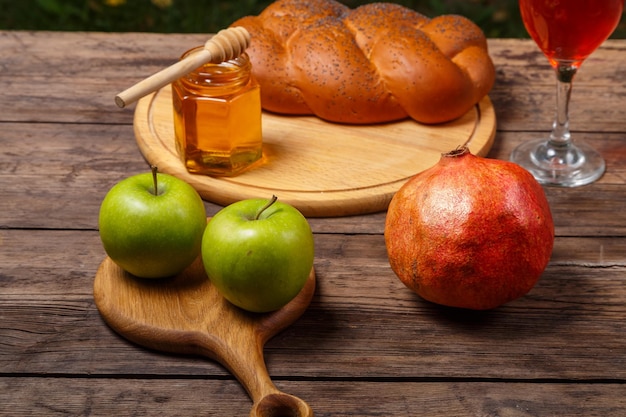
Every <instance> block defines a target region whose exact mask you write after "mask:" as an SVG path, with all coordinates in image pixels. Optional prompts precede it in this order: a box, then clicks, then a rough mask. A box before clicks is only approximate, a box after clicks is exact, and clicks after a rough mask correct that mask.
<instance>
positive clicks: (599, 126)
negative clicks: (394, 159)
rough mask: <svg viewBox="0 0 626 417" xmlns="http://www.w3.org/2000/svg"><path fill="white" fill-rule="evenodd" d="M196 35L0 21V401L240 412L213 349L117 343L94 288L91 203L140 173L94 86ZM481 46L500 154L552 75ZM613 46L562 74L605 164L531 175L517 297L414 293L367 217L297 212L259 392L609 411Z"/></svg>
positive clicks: (616, 109)
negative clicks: (304, 237) (548, 221)
mask: <svg viewBox="0 0 626 417" xmlns="http://www.w3.org/2000/svg"><path fill="white" fill-rule="evenodd" d="M205 40H206V35H204V34H191V35H177V34H173V35H164V34H137V33H134V34H107V33H52V32H47V33H42V32H3V31H0V50H1V51H2V54H3V55H2V64H0V75H1V77H0V79H1V80H2V89H1V90H0V95H1V98H2V99H1V100H0V127H1V129H0V415H7V416H44V415H45V416H57V415H58V416H61V415H73V416H74V415H75V416H78V415H90V416H110V415H137V416H159V415H163V416H172V415H215V416H245V415H248V414H249V412H250V407H251V405H252V402H251V401H249V400H248V399H246V392H245V390H244V389H243V388H242V387H241V386H240V384H239V383H238V381H236V379H235V378H234V377H232V376H231V375H230V372H229V371H228V370H227V369H225V368H224V367H222V366H221V365H220V364H219V363H217V362H215V361H213V360H208V359H206V358H204V357H201V356H196V355H179V354H167V353H163V352H159V351H156V350H151V349H146V348H143V347H141V346H138V345H136V344H134V343H132V342H129V341H127V340H126V339H124V338H122V337H120V336H119V335H118V334H117V333H115V332H114V331H113V330H112V329H111V328H110V327H109V326H107V325H106V322H105V321H104V320H103V319H102V317H101V316H100V314H99V312H98V309H97V306H96V305H95V301H94V298H93V282H94V281H93V280H94V276H95V274H96V272H97V270H98V267H99V266H100V263H101V262H102V259H104V257H105V253H104V250H103V249H102V245H101V243H100V240H99V236H98V230H97V228H98V226H97V218H98V210H99V206H100V203H101V200H102V198H103V197H104V194H105V193H106V191H107V190H108V189H109V188H110V187H111V186H113V184H115V183H116V182H117V181H119V180H121V179H122V178H124V177H126V176H129V175H132V174H135V173H138V172H145V171H147V170H148V166H147V163H146V161H145V160H144V158H143V156H142V154H141V152H140V150H139V149H138V146H137V144H136V141H135V137H134V133H133V116H134V109H133V108H128V109H123V110H120V109H118V108H117V107H116V106H115V104H114V103H113V101H112V97H113V96H114V95H115V94H116V93H117V92H119V91H121V90H122V89H123V88H125V87H127V86H128V85H132V84H133V83H134V82H137V81H139V80H140V79H142V78H143V77H144V76H145V74H150V73H153V72H155V71H157V70H158V69H160V68H163V67H164V66H167V65H169V64H170V63H172V62H174V61H175V60H176V59H177V57H178V56H179V55H180V53H182V52H183V51H185V50H186V49H188V47H189V46H190V45H195V44H198V45H200V44H201V43H202V42H204V41H205ZM489 46H490V51H491V54H492V57H493V59H494V62H495V64H496V68H497V77H496V84H495V86H494V89H493V90H492V92H491V93H490V95H489V97H490V98H491V100H492V103H493V106H494V110H495V113H496V117H497V120H498V126H497V131H496V135H495V138H494V143H493V146H492V147H491V150H490V152H489V154H488V156H489V157H491V158H499V159H506V158H508V155H509V153H510V151H511V150H512V149H513V148H514V147H515V146H516V145H518V144H519V143H522V142H523V141H526V140H529V139H531V138H534V137H537V136H539V135H542V134H545V133H546V132H548V130H549V127H550V125H551V122H552V117H553V114H554V89H555V86H554V81H553V74H552V73H551V71H550V69H549V67H548V65H547V63H546V62H545V61H544V58H543V56H542V55H541V53H540V52H539V51H538V49H537V47H536V46H535V45H534V44H533V43H532V41H530V40H507V39H497V40H496V39H493V40H489ZM624 52H626V41H609V42H607V43H605V44H604V45H603V46H602V47H601V48H600V49H599V50H598V51H597V52H596V53H594V54H593V55H592V56H591V57H590V58H589V60H587V62H585V64H584V65H583V67H582V68H581V71H580V73H579V74H578V76H577V77H576V80H575V83H574V91H573V96H572V108H571V110H572V129H573V134H574V136H575V138H581V139H583V140H585V141H587V142H590V143H591V144H592V145H593V146H594V147H596V148H597V149H599V150H600V152H601V153H602V154H603V155H604V157H605V158H606V160H607V165H608V171H607V173H606V174H605V175H604V176H603V177H602V178H601V180H600V181H599V182H597V183H595V184H592V185H589V186H585V187H581V188H578V189H559V188H551V187H547V188H545V191H546V194H547V196H548V200H549V202H550V205H551V208H552V211H553V215H554V220H555V224H556V240H555V247H554V251H553V254H552V259H551V261H550V264H549V265H548V268H547V269H546V271H545V273H544V274H543V276H542V278H541V279H540V281H539V283H538V285H537V286H536V287H535V288H533V290H532V291H531V292H530V293H529V294H528V295H527V296H525V297H522V298H521V299H519V300H516V301H515V302H513V303H510V304H507V305H505V306H503V307H502V308H499V309H497V310H495V311H491V312H488V313H483V314H467V313H466V312H463V311H457V310H453V309H446V308H441V307H438V306H435V305H432V304H430V303H427V302H425V301H423V300H421V299H420V298H418V297H417V296H415V295H414V294H413V293H411V292H410V291H408V290H407V289H406V288H405V287H404V286H403V285H402V284H401V283H400V282H399V280H398V279H397V278H396V277H395V276H394V274H393V272H392V271H391V269H390V267H389V264H388V261H387V257H386V251H385V247H384V238H383V229H384V221H385V213H384V212H381V213H375V214H368V215H354V216H345V217H332V218H310V219H309V220H310V223H311V225H312V228H313V230H314V233H315V244H316V259H315V272H316V284H317V287H316V292H315V295H314V297H313V299H312V301H311V304H310V305H309V307H308V309H307V310H306V311H305V312H304V313H303V315H302V316H301V317H300V318H299V319H298V320H297V321H296V322H295V323H293V324H292V325H291V326H289V327H288V328H286V329H285V330H283V331H282V332H280V333H278V334H277V335H275V336H274V337H272V338H271V339H270V340H268V341H267V343H266V344H265V348H264V359H265V362H266V366H267V370H268V372H269V373H270V374H271V375H272V380H273V382H274V383H275V385H276V387H277V388H278V389H280V390H283V391H285V392H289V393H290V394H292V395H296V396H298V397H299V398H301V399H303V400H305V401H306V402H307V403H308V404H309V405H310V406H311V408H312V409H313V410H314V411H315V415H316V416H333V417H336V416H340V417H341V416H365V417H369V416H372V417H373V416H381V415H383V416H386V417H414V416H416V415H422V414H424V415H429V416H435V417H439V416H441V417H444V416H445V417H448V416H460V417H465V416H468V417H473V416H496V415H499V416H582V417H588V416H598V417H600V416H602V417H604V416H622V415H626V403H625V400H624V398H626V397H625V396H624V384H625V383H626V371H625V369H626V367H625V366H624V358H626V307H625V306H626V285H625V282H626V278H625V277H626V188H625V187H626V145H625V144H626V142H625V141H624V138H625V137H626V117H624V116H625V115H626V113H625V112H626V81H625V80H626V53H624ZM69 61H71V62H81V63H82V65H72V66H68V65H67V62H69ZM33 69H42V70H43V69H45V71H43V72H41V73H40V72H37V71H33ZM205 205H206V208H207V213H208V214H209V215H212V214H214V213H215V212H216V211H217V210H219V209H220V208H221V206H220V205H218V204H214V203H210V202H206V204H205Z"/></svg>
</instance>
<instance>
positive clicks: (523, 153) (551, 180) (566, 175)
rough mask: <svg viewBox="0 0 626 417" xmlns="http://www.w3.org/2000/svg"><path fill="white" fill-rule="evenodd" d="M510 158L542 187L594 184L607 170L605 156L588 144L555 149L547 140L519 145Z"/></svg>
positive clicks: (568, 145) (569, 145) (556, 147)
mask: <svg viewBox="0 0 626 417" xmlns="http://www.w3.org/2000/svg"><path fill="white" fill-rule="evenodd" d="M510 159H511V161H512V162H515V163H516V164H518V165H521V166H522V167H524V168H526V169H527V170H528V171H530V173H531V174H533V176H534V177H535V179H536V180H537V181H538V182H539V183H540V184H545V185H554V186H559V187H578V186H580V185H585V184H590V183H592V182H594V181H596V180H597V179H598V178H600V177H601V176H602V174H604V171H605V169H606V165H605V163H604V159H603V158H602V156H601V155H600V154H599V153H598V152H597V151H595V150H594V149H593V148H591V147H589V146H588V145H585V144H583V143H576V144H573V143H569V144H567V145H565V146H552V145H551V144H549V142H548V141H547V140H546V139H536V140H533V141H529V142H525V143H523V144H521V145H519V146H518V147H517V148H515V149H514V150H513V152H512V153H511V158H510Z"/></svg>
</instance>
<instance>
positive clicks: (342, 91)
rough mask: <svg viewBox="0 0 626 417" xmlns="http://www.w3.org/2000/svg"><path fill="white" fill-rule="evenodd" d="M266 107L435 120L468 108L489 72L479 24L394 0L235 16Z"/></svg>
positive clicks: (289, 2) (297, 3)
mask: <svg viewBox="0 0 626 417" xmlns="http://www.w3.org/2000/svg"><path fill="white" fill-rule="evenodd" d="M232 26H243V27H245V28H246V29H247V30H248V31H249V32H250V34H251V36H252V41H251V44H250V46H249V47H248V49H247V50H246V52H247V53H248V55H249V56H250V59H251V60H252V65H253V73H254V75H255V77H256V78H257V80H258V81H259V83H260V84H261V102H262V106H263V108H264V109H265V110H268V111H271V112H276V113H282V114H294V115H306V114H314V115H316V116H318V117H319V118H321V119H325V120H328V121H332V122H338V123H349V124H369V123H382V122H390V121H394V120H399V119H404V118H407V117H411V118H413V119H415V120H416V121H418V122H422V123H441V122H447V121H450V120H453V119H456V118H458V117H460V116H462V115H463V114H465V113H466V112H467V111H469V110H470V109H471V108H472V107H473V106H474V105H475V104H476V103H478V102H479V101H480V100H481V99H482V98H483V97H484V96H485V95H486V94H487V93H488V92H489V90H490V89H491V87H492V85H493V82H494V78H495V71H494V67H493V63H492V62H491V59H490V57H489V54H488V51H487V42H486V39H485V37H484V35H483V33H482V31H481V30H480V29H479V28H478V27H477V26H476V25H475V24H474V23H472V22H471V21H469V20H468V19H466V18H463V17H461V16H455V15H443V16H440V17H437V18H434V19H429V18H427V17H425V16H423V15H421V14H419V13H417V12H415V11H413V10H411V9H408V8H405V7H403V6H400V5H397V4H393V3H373V4H367V5H364V6H360V7H358V8H355V9H350V8H348V7H347V6H345V5H342V4H341V3H338V2H336V1H334V0H278V1H276V2H274V3H272V4H271V5H269V6H268V7H267V8H266V9H265V10H264V11H263V12H262V13H261V14H260V15H258V16H246V17H243V18H241V19H239V20H237V21H236V22H234V23H233V24H232Z"/></svg>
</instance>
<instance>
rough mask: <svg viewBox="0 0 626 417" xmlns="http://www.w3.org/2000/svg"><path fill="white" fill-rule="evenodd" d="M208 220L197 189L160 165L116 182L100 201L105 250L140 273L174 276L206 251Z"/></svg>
mask: <svg viewBox="0 0 626 417" xmlns="http://www.w3.org/2000/svg"><path fill="white" fill-rule="evenodd" d="M206 224H207V218H206V211H205V208H204V203H203V202H202V199H201V198H200V196H199V195H198V193H197V192H196V190H195V189H194V188H193V187H192V186H191V185H189V184H187V183H186V182H185V181H183V180H180V179H178V178H176V177H173V176H171V175H167V174H161V173H157V172H156V168H155V167H153V169H152V173H149V172H147V173H143V174H138V175H134V176H132V177H128V178H126V179H124V180H122V181H120V182H119V183H117V184H116V185H114V186H113V188H111V189H110V190H109V192H108V193H107V194H106V196H105V197H104V200H103V201H102V205H101V206H100V216H99V228H100V238H101V240H102V245H103V246H104V250H105V251H106V253H107V255H108V256H109V257H110V258H111V259H112V260H113V262H115V263H116V264H117V265H119V266H120V267H121V268H123V269H124V270H125V271H127V272H129V273H131V274H133V275H135V276H137V277H140V278H164V277H168V276H173V275H176V274H178V273H179V272H181V271H182V270H184V269H185V268H186V267H188V266H189V265H190V264H191V263H192V262H193V261H194V260H195V259H196V258H197V257H198V256H199V255H200V250H201V245H202V234H203V233H204V228H205V227H206Z"/></svg>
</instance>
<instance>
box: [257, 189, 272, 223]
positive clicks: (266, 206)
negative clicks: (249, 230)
mask: <svg viewBox="0 0 626 417" xmlns="http://www.w3.org/2000/svg"><path fill="white" fill-rule="evenodd" d="M276 200H278V197H276V196H275V195H272V198H271V199H270V200H269V201H268V202H267V204H266V205H264V206H263V208H261V210H259V212H258V213H257V214H256V217H255V218H254V220H259V217H261V214H262V213H263V212H264V211H265V210H267V209H268V208H270V207H271V205H272V204H274V203H275V202H276Z"/></svg>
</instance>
